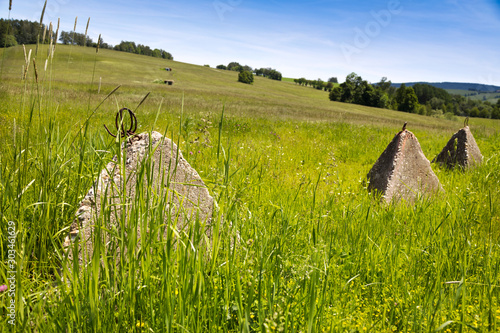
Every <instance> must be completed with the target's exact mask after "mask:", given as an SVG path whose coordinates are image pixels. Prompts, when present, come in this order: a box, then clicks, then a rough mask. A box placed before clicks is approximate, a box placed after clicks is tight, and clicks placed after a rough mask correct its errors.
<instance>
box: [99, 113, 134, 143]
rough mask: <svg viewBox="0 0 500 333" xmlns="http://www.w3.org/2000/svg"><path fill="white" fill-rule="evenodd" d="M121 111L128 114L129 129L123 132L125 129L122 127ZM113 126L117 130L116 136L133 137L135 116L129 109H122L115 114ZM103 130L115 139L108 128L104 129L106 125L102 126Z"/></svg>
mask: <svg viewBox="0 0 500 333" xmlns="http://www.w3.org/2000/svg"><path fill="white" fill-rule="evenodd" d="M123 111H128V114H129V116H130V127H129V129H128V130H125V128H124V126H123ZM115 126H116V130H117V132H118V134H119V135H120V136H121V137H122V138H125V137H129V136H133V135H135V131H136V130H137V118H136V116H135V114H134V113H133V112H132V110H130V109H129V108H122V109H120V111H118V113H117V114H116V118H115ZM104 128H105V129H106V131H108V133H109V135H111V136H112V137H114V138H116V137H117V136H116V135H114V134H113V133H111V131H110V130H109V129H108V127H106V125H104Z"/></svg>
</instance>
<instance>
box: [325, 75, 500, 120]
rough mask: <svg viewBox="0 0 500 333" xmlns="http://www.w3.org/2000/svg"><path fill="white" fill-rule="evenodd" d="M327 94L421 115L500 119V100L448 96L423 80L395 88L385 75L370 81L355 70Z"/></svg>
mask: <svg viewBox="0 0 500 333" xmlns="http://www.w3.org/2000/svg"><path fill="white" fill-rule="evenodd" d="M329 97H330V100H331V101H338V102H345V103H353V104H359V105H366V106H373V107H378V108H385V109H393V110H398V111H404V112H410V113H418V114H421V115H429V116H432V115H439V114H445V115H451V116H453V115H456V116H469V117H481V118H494V119H500V100H499V101H497V103H496V104H492V103H490V102H488V101H478V100H469V99H467V98H466V97H464V96H461V95H451V94H450V93H448V92H447V91H446V90H444V89H441V88H436V87H433V86H431V85H429V84H423V83H417V84H415V85H413V86H412V87H406V86H405V85H404V84H402V85H401V86H400V87H399V88H395V87H394V86H392V83H391V81H388V80H387V78H386V77H384V78H382V80H381V81H380V82H378V83H376V84H371V83H369V82H367V81H366V80H363V79H362V78H361V76H358V75H357V74H356V73H351V74H349V75H347V77H346V80H345V82H343V83H342V84H340V85H339V86H338V87H334V88H333V89H332V90H331V92H330V94H329Z"/></svg>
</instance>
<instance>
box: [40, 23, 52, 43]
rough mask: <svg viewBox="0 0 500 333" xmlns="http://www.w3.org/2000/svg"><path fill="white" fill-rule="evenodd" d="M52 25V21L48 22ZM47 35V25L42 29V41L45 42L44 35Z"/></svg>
mask: <svg viewBox="0 0 500 333" xmlns="http://www.w3.org/2000/svg"><path fill="white" fill-rule="evenodd" d="M50 25H52V23H50ZM46 35H47V26H45V29H43V35H42V43H44V42H45V36H46Z"/></svg>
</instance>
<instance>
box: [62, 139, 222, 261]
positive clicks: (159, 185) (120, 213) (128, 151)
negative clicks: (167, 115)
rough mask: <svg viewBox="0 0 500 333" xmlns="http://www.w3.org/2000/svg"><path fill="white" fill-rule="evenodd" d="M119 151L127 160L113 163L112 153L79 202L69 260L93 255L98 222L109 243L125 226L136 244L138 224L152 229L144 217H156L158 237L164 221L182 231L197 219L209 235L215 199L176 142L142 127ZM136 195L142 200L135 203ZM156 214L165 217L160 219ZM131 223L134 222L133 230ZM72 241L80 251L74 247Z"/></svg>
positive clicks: (69, 241) (104, 241)
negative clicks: (111, 159) (76, 251)
mask: <svg viewBox="0 0 500 333" xmlns="http://www.w3.org/2000/svg"><path fill="white" fill-rule="evenodd" d="M150 144H151V147H150ZM121 154H122V156H121V157H122V161H123V159H126V160H125V163H123V162H122V163H117V161H118V160H119V159H118V158H117V156H115V157H114V159H113V161H112V162H110V163H108V165H107V166H106V168H105V169H103V170H102V172H101V173H100V175H99V177H98V179H97V180H96V181H95V183H94V185H93V187H92V188H91V189H90V190H89V192H88V193H87V195H86V196H85V198H84V199H83V200H82V202H81V207H80V208H79V210H78V212H77V218H76V219H75V221H74V223H73V225H72V226H71V230H70V233H69V235H68V237H67V238H66V241H65V244H64V245H65V247H66V248H67V255H68V258H69V259H70V261H72V260H73V258H74V257H78V258H79V261H80V264H81V265H86V264H87V263H88V262H89V261H90V260H91V258H92V255H93V251H94V244H93V237H94V236H95V233H96V232H97V228H98V227H97V226H99V231H100V235H101V239H102V244H108V243H109V241H110V240H111V239H112V238H113V237H115V238H116V234H123V233H120V232H123V231H124V230H129V233H127V232H125V235H126V237H127V238H129V237H133V236H137V246H138V247H139V246H140V244H141V233H142V232H144V230H142V227H144V226H145V227H146V228H147V229H148V230H146V232H149V229H150V228H151V229H154V227H153V226H151V225H145V224H144V221H150V222H154V223H155V224H156V226H155V227H156V230H161V232H160V235H158V240H160V239H161V238H162V237H164V236H166V234H167V232H168V225H170V226H173V227H174V228H175V229H176V232H177V233H181V232H183V231H186V229H187V227H188V224H189V223H193V222H194V221H195V220H198V221H200V222H201V223H202V224H203V223H204V225H205V234H206V235H207V236H208V237H207V238H210V237H211V228H210V227H211V218H212V209H213V203H214V200H213V198H212V197H211V196H210V194H209V192H208V190H207V188H206V186H205V184H204V183H203V181H202V180H201V178H200V176H199V175H198V173H197V172H196V170H194V169H193V168H192V167H191V166H190V165H189V163H188V162H187V161H186V160H185V159H184V157H183V156H182V153H181V152H180V151H179V150H178V149H177V146H176V144H175V143H173V142H172V141H171V140H170V139H168V138H165V137H163V136H162V135H161V134H160V133H158V132H152V133H151V138H150V137H149V134H148V133H141V134H138V135H136V136H133V137H130V138H128V139H127V141H126V144H125V148H124V149H122V151H121ZM148 159H150V160H149V161H148ZM146 161H148V162H146ZM123 166H124V167H123ZM137 200H139V201H141V205H142V206H141V205H136V204H135V203H137ZM144 203H146V205H145V204H144ZM103 207H104V209H103ZM138 207H142V209H143V210H144V208H147V207H149V208H150V209H151V210H154V211H155V216H151V214H152V213H151V211H137V209H138ZM153 207H155V208H153ZM158 207H161V211H158V209H159V208H158ZM139 209H140V208H139ZM131 216H133V217H131ZM159 216H161V217H162V218H163V220H159V218H157V217H159ZM133 219H135V220H133ZM139 220H140V221H139ZM124 223H125V224H124ZM132 225H133V226H136V227H135V228H133V230H132V228H130V226H132ZM130 231H131V232H132V233H130ZM133 233H136V234H135V235H134V234H133ZM162 233H163V236H162V235H161V234H162ZM75 242H77V246H76V248H77V249H78V252H79V253H78V254H74V253H73V248H75V246H74V243H75ZM127 242H128V240H127V241H126V242H125V243H127ZM116 243H117V242H115V244H116ZM120 250H121V249H117V252H118V253H119V251H120ZM126 251H127V249H126V248H125V249H124V252H126ZM115 255H116V253H115Z"/></svg>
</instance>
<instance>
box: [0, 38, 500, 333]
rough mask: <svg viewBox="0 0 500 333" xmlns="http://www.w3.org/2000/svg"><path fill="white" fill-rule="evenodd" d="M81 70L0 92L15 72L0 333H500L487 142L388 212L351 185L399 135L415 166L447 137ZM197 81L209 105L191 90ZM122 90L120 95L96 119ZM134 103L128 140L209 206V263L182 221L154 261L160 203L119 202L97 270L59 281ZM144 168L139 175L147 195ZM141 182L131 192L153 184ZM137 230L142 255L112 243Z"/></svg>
mask: <svg viewBox="0 0 500 333" xmlns="http://www.w3.org/2000/svg"><path fill="white" fill-rule="evenodd" d="M3 52H7V55H6V56H5V57H6V61H5V64H12V63H16V62H17V61H18V60H17V58H18V57H20V56H21V54H20V50H19V49H16V48H13V49H6V50H3ZM39 52H40V54H43V47H42V46H41V47H40V51H39ZM57 52H59V54H57ZM67 52H71V54H70V57H69V58H68V53H67ZM78 52H81V53H82V57H81V59H82V60H80V57H78V56H77V55H75V54H78ZM88 52H89V50H88V49H83V48H78V49H73V50H69V49H68V50H65V49H64V48H62V47H59V46H58V50H57V51H56V55H55V57H54V61H53V63H51V64H50V65H49V67H48V72H47V73H48V74H46V76H44V75H43V74H40V73H39V82H38V83H36V82H35V80H34V77H33V71H32V68H30V72H29V73H30V76H29V79H28V80H27V81H20V79H19V77H17V78H16V77H15V75H13V74H12V75H11V74H10V73H9V71H10V70H11V68H13V67H8V68H5V69H4V70H3V72H2V73H4V75H5V77H4V78H2V84H1V85H0V86H1V95H0V96H1V99H2V103H1V104H2V108H1V109H0V118H1V119H2V123H3V124H4V126H2V129H0V130H1V131H2V132H1V133H2V145H1V148H0V219H1V235H0V237H2V238H1V239H2V244H3V246H2V248H1V251H2V252H1V256H2V264H1V265H2V269H1V270H0V279H1V280H2V281H4V279H5V278H6V277H5V274H6V273H5V272H6V271H7V267H6V263H5V258H6V252H5V251H6V235H7V229H6V228H7V222H8V221H14V222H15V223H16V227H17V230H18V235H17V243H16V246H17V248H16V249H17V253H18V258H17V264H18V265H17V279H16V283H17V285H16V291H17V294H16V302H17V303H16V309H17V317H16V326H15V327H12V326H10V325H9V324H7V318H6V313H7V312H6V305H5V304H6V302H7V300H8V298H7V296H6V294H0V299H1V300H2V307H1V308H0V313H1V315H2V325H1V328H2V330H4V331H20V332H26V331H33V332H39V331H47V332H64V331H68V332H73V331H75V332H76V331H95V332H108V331H109V332H115V331H116V332H241V331H243V332H273V331H277V332H365V331H366V332H433V331H443V332H473V331H478V332H495V331H498V329H499V325H500V310H499V308H500V306H499V304H498V303H499V302H498V297H499V284H500V280H499V279H500V272H499V270H500V248H499V239H500V215H499V204H500V197H499V191H498V189H499V185H500V170H499V167H500V161H499V154H498V151H499V148H500V136H499V134H498V123H497V122H491V123H488V122H486V121H481V123H480V126H479V125H478V126H475V125H474V124H471V127H472V131H473V133H474V135H475V136H476V139H477V141H478V144H479V147H480V148H481V150H482V153H483V155H484V156H485V161H484V163H483V164H482V165H481V166H479V167H478V168H476V169H473V170H469V171H467V172H461V171H458V170H456V171H448V170H445V169H440V168H435V172H436V173H437V175H438V177H439V179H440V181H441V183H442V185H443V188H444V189H445V192H444V193H442V194H441V195H439V196H436V197H431V198H428V197H422V198H420V199H419V200H417V202H416V203H414V204H411V205H409V204H408V205H407V204H392V205H384V204H381V203H380V202H379V201H378V200H376V199H374V198H373V197H371V196H370V195H369V194H368V193H367V190H366V188H365V185H364V182H363V180H364V179H365V176H366V174H367V172H368V171H369V169H370V168H371V166H372V165H373V163H374V162H375V160H376V159H377V158H378V156H379V155H380V154H381V153H382V151H383V150H384V149H385V147H386V145H387V144H388V143H389V142H390V140H391V139H392V137H393V135H394V134H395V133H396V132H397V131H398V130H399V128H400V125H399V123H400V120H401V119H405V118H404V117H409V118H411V122H410V124H411V127H410V126H409V129H410V130H412V131H413V132H414V133H415V134H416V135H417V137H418V138H419V140H420V143H421V145H422V148H423V150H424V152H425V153H426V154H427V157H428V158H429V159H431V158H433V157H434V156H435V154H437V153H438V152H439V150H440V149H441V148H442V146H444V144H445V143H446V142H447V140H448V138H449V137H450V136H451V134H453V128H454V127H455V128H456V129H458V128H459V126H460V125H459V123H458V122H453V121H446V120H436V119H433V118H425V117H420V116H415V115H406V114H401V113H398V112H393V111H388V110H378V109H372V108H363V107H353V106H350V105H342V104H339V103H330V102H328V101H327V96H326V95H324V94H322V95H320V94H321V92H317V91H314V90H313V89H304V88H303V87H295V85H290V84H286V83H280V82H272V80H265V81H264V80H262V81H260V80H256V82H255V83H254V86H256V87H257V88H255V89H257V91H250V90H249V91H246V89H253V88H247V87H240V86H239V85H238V84H237V83H236V82H234V83H233V82H232V79H233V78H232V77H231V78H229V77H228V75H230V74H231V73H229V74H227V73H218V72H216V71H214V70H213V69H207V68H202V67H195V66H192V67H190V66H189V65H187V64H181V63H176V66H177V69H176V67H175V66H174V70H177V71H178V73H177V75H178V77H180V78H181V80H180V82H177V83H179V84H180V85H181V87H179V88H175V89H178V90H169V91H164V88H165V87H163V86H162V87H161V88H159V86H158V85H155V84H154V83H153V82H152V81H153V80H152V77H151V80H149V79H150V78H149V76H148V74H144V76H143V77H142V79H141V77H140V75H139V74H136V72H139V71H140V69H139V67H137V66H139V65H137V64H135V65H133V63H134V62H136V61H138V60H141V61H142V59H141V58H139V57H138V56H134V55H125V54H122V53H118V52H111V51H108V52H106V53H104V52H103V54H102V55H101V53H99V55H98V56H95V55H94V54H90V53H88ZM94 52H95V51H94ZM21 57H22V56H21ZM42 57H43V56H41V55H39V56H38V59H40V58H42ZM71 57H77V58H78V62H79V63H81V66H82V68H81V69H80V68H77V69H75V71H76V72H79V73H80V72H81V75H80V76H81V79H80V80H75V79H74V77H72V76H70V75H68V74H70V73H72V72H71V66H68V65H67V64H68V59H70V61H71ZM145 58H146V57H145ZM75 59H76V58H75ZM105 61H106V62H110V64H111V65H113V64H120V65H123V68H124V69H123V70H122V71H117V72H116V73H114V74H113V75H116V77H117V79H116V80H115V79H113V80H109V83H108V84H107V85H104V86H103V92H101V94H98V93H97V84H96V83H94V84H89V83H90V82H92V77H95V78H96V77H99V76H104V75H103V74H104V73H107V72H106V71H107V70H106V69H105V68H104V67H105V66H107V65H103V66H101V63H102V62H105ZM144 61H146V60H144ZM147 61H149V62H148V63H147V64H146V65H147V66H150V67H153V66H154V65H155V64H156V63H155V61H156V60H154V59H147ZM41 62H42V61H40V63H41ZM156 65H157V64H156ZM79 66H80V65H79ZM113 66H114V65H113ZM134 66H135V67H134ZM113 68H115V70H116V67H113ZM59 70H60V71H61V72H62V73H63V74H64V75H59V74H58V72H57V71H59ZM19 71H20V70H19ZM126 71H130V72H131V73H132V74H131V75H132V76H133V77H135V78H136V79H128V78H127V75H125V72H126ZM152 71H153V70H152ZM209 71H210V72H209ZM153 72H154V71H153ZM183 72H185V73H183ZM155 73H156V72H155ZM197 73H198V74H199V75H200V76H202V77H203V76H205V75H209V77H211V78H214V79H213V80H214V81H213V82H214V85H213V86H207V85H205V86H203V85H202V84H201V83H199V82H198V81H197V80H198V79H196V78H195V77H196V74H197ZM107 74H109V75H111V74H110V73H107ZM136 75H137V76H136ZM154 75H156V74H154ZM19 76H20V75H19ZM190 80H192V81H190ZM235 80H236V79H235ZM133 81H138V82H133ZM93 82H96V80H94V81H93ZM182 82H185V83H182ZM189 82H192V86H190V83H189ZM117 83H118V84H120V83H121V84H123V86H122V87H121V88H120V89H119V90H117V91H116V92H115V93H113V94H112V95H111V96H109V98H107V99H106V100H105V101H104V102H103V100H104V99H105V97H106V96H107V94H108V93H110V92H111V91H112V90H113V88H114V87H115V86H116V85H117ZM182 84H185V85H184V86H182ZM259 85H264V87H265V89H263V90H259V89H261V88H259ZM160 89H161V90H160ZM269 89H271V90H269ZM264 90H266V91H268V93H264ZM149 91H152V94H151V97H150V98H148V100H147V101H146V102H145V103H144V104H143V105H142V106H141V110H140V112H138V118H139V122H140V128H139V130H138V131H151V130H158V131H160V132H162V133H163V132H165V133H166V134H167V136H169V137H170V138H172V139H173V141H174V142H178V143H179V147H180V149H181V150H182V152H183V155H184V156H185V158H186V159H187V160H188V161H189V162H190V163H191V165H192V166H194V167H195V169H197V170H198V171H199V173H200V175H201V177H202V178H203V179H204V181H205V182H206V184H207V186H208V187H209V190H210V193H211V194H212V195H213V197H214V198H215V199H216V202H217V204H216V208H215V210H214V216H213V221H212V226H213V227H214V228H215V231H214V232H213V239H212V241H211V242H210V243H208V244H207V243H205V242H204V235H203V227H204V225H203V221H196V220H193V221H192V223H191V224H190V226H189V228H188V229H187V230H185V231H184V232H180V231H174V228H169V229H168V230H170V232H169V233H168V235H167V237H166V238H164V239H161V241H158V239H157V237H156V235H157V234H158V232H159V230H160V229H161V228H163V227H164V226H163V225H162V224H161V223H162V221H163V220H164V218H165V214H166V213H165V211H166V209H165V207H166V205H167V204H168V202H166V200H165V195H164V193H151V192H147V191H144V190H139V191H138V194H137V197H136V200H134V201H132V202H127V211H128V214H127V217H126V220H123V221H122V223H123V225H124V226H126V228H125V229H123V230H118V231H113V232H115V234H114V235H115V236H114V237H113V239H112V241H111V242H110V243H109V244H104V243H103V242H102V241H99V238H97V239H96V243H95V249H96V253H97V254H98V255H95V256H94V257H93V259H92V261H91V263H90V264H89V265H88V267H86V268H82V267H76V266H75V267H73V269H72V270H66V271H65V272H63V274H62V275H61V273H60V271H59V268H60V267H61V266H64V265H65V263H66V261H65V260H66V259H65V257H64V255H63V252H62V249H63V247H62V243H63V241H64V237H65V236H66V234H67V232H68V230H69V226H70V225H71V223H72V222H73V220H74V216H75V212H76V211H77V209H78V207H79V202H80V201H81V200H82V198H83V197H84V196H85V194H86V193H87V191H88V190H89V189H90V188H91V186H92V184H93V182H94V180H95V178H96V177H97V175H98V174H99V172H100V170H101V169H102V168H103V167H104V166H105V165H106V164H107V163H108V162H109V161H110V160H111V158H112V157H113V156H114V155H117V154H118V152H119V151H120V148H119V147H120V145H121V142H120V141H118V142H117V141H115V140H114V139H113V138H111V137H109V136H108V135H107V134H105V131H104V129H103V128H102V124H103V123H106V124H108V126H109V124H111V123H112V121H113V120H114V115H115V112H116V111H117V110H118V109H119V108H121V107H127V106H135V105H137V104H138V103H139V102H140V101H141V99H142V98H143V96H144V95H145V94H146V93H147V92H149ZM182 91H184V96H185V97H184V99H185V103H184V105H183V103H182ZM301 94H302V95H301ZM213 96H216V97H213ZM290 96H292V97H290ZM286 97H290V98H288V99H287V98H286ZM323 97H324V98H325V101H326V102H323V101H321V100H320V99H321V98H323ZM101 102H103V103H102V105H100V104H101ZM308 102H310V104H311V105H312V106H311V107H309V108H308V109H304V107H305V106H306V105H307V104H308ZM99 105H100V106H99ZM97 106H99V108H97ZM266 110H268V111H269V112H267V111H266ZM300 110H303V111H302V112H300ZM393 118H394V119H393ZM471 123H472V121H471ZM118 156H120V154H118ZM118 163H123V160H119V161H118ZM151 163H152V162H151V161H150V160H145V161H144V163H143V164H142V167H141V169H140V170H139V172H140V173H141V174H144V175H147V170H148V169H149V168H150V167H151ZM138 179H140V181H139V183H138V184H137V188H138V189H142V188H143V185H144V184H143V183H141V182H145V183H146V184H147V183H148V182H149V181H150V180H149V178H148V177H147V176H146V177H138ZM122 200H123V203H125V202H126V198H125V196H123V198H122ZM103 211H104V213H103V214H102V215H101V216H99V217H98V218H97V220H96V223H97V225H98V226H102V227H105V226H107V225H109V222H110V221H109V214H112V213H113V207H106V208H104V209H103ZM170 220H175V217H172V219H167V221H170ZM172 223H173V222H172ZM138 225H141V226H142V229H143V230H145V229H147V228H149V231H150V232H149V233H143V234H141V237H143V238H142V239H141V245H140V247H139V248H137V246H136V245H137V243H138V239H137V238H136V237H132V236H126V232H127V231H128V235H133V234H134V233H133V232H131V231H133V230H134V228H136V226H138ZM127 228H128V229H127ZM97 230H102V232H106V230H105V229H99V228H97ZM118 247H120V248H121V249H127V252H125V251H118V250H117V248H118ZM75 265H76V263H75ZM79 272H81V274H79ZM62 278H64V282H61V279H62ZM2 281H0V282H2ZM67 282H70V283H67ZM2 283H3V282H2Z"/></svg>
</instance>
